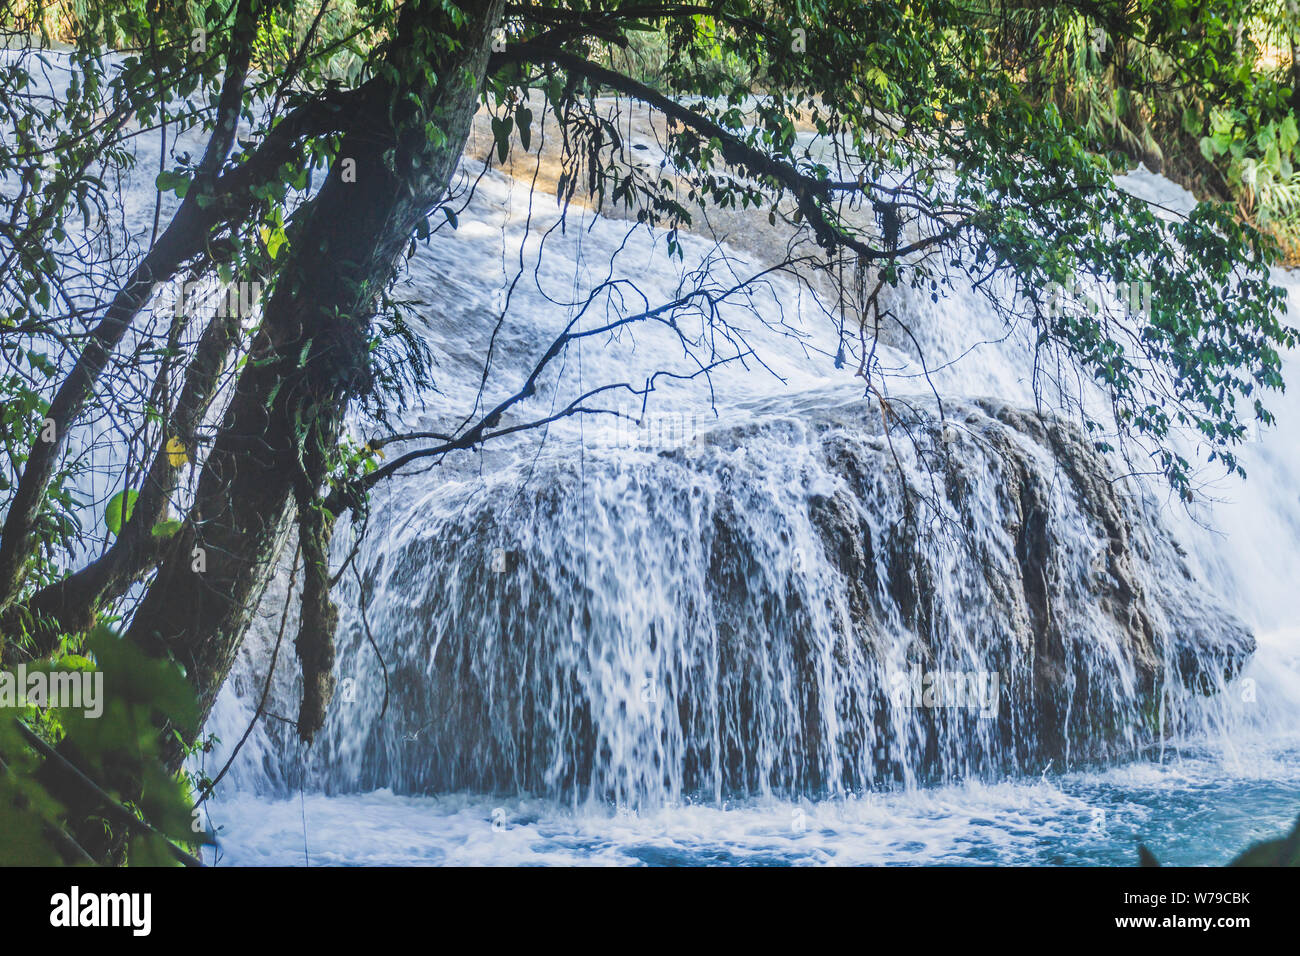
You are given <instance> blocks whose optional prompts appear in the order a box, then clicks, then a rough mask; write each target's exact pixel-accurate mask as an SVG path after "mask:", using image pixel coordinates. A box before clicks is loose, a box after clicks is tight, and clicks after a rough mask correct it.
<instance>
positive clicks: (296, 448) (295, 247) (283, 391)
mask: <svg viewBox="0 0 1300 956" xmlns="http://www.w3.org/2000/svg"><path fill="white" fill-rule="evenodd" d="M430 6H431V7H432V8H433V9H428V10H426V9H424V4H419V3H409V4H408V5H407V7H406V8H405V10H404V12H403V15H402V19H401V20H400V21H399V24H398V29H397V31H396V34H395V36H394V39H393V43H392V47H391V48H390V51H389V62H390V63H391V64H392V65H393V66H394V67H395V75H396V76H398V77H400V78H401V80H400V81H399V85H387V86H382V87H377V88H376V90H375V95H374V103H373V108H368V109H363V110H361V111H360V115H359V117H358V119H357V122H356V123H355V124H354V125H353V126H352V127H351V128H350V129H349V132H348V133H347V134H346V135H345V137H344V140H343V143H342V146H341V149H340V152H339V156H338V159H337V160H336V162H335V164H334V167H333V168H332V169H331V171H330V174H329V177H328V179H327V180H326V182H325V184H324V185H323V186H322V188H321V190H320V192H319V194H318V195H317V196H316V197H315V198H314V199H313V200H312V202H311V204H310V207H309V208H307V209H305V210H303V213H304V214H303V215H299V216H295V223H296V226H295V228H294V230H293V231H292V234H291V236H290V243H289V248H290V253H289V259H288V261H287V262H286V264H285V266H284V268H283V269H282V270H281V272H280V273H279V275H278V277H277V278H276V280H275V282H274V292H273V293H272V296H271V299H270V301H269V302H267V304H266V307H265V310H264V315H263V325H262V331H261V332H260V333H259V336H258V338H257V340H256V341H255V343H254V347H253V352H252V354H251V355H250V357H249V361H248V363H247V364H246V366H245V368H244V371H243V373H242V374H241V375H240V379H239V381H238V383H237V386H236V389H235V395H234V397H233V399H232V401H231V405H230V407H229V409H228V410H227V413H226V416H225V419H224V421H223V423H222V428H221V430H220V433H219V435H218V438H217V440H216V442H215V444H214V445H213V448H212V449H211V451H210V453H209V455H208V457H207V460H206V462H205V464H204V468H203V473H202V475H201V476H200V479H199V485H198V491H197V496H196V500H195V504H194V508H193V511H192V512H191V515H190V521H189V522H187V525H186V527H185V529H184V531H183V532H181V533H180V534H178V535H177V536H176V538H175V539H174V541H173V544H172V546H171V548H170V550H169V552H168V554H167V555H166V557H165V558H164V561H163V563H162V566H161V567H160V569H159V572H158V575H157V577H156V579H155V580H154V582H153V584H152V586H151V587H150V588H149V591H148V593H147V594H146V596H145V598H144V600H143V602H142V604H141V606H140V608H139V609H138V611H137V613H136V615H135V618H134V620H133V621H132V624H131V627H130V631H129V636H130V638H131V639H133V640H135V641H137V642H138V643H140V644H141V645H142V646H143V647H145V648H146V649H147V650H149V651H150V652H151V653H153V654H155V655H159V656H164V655H170V656H172V657H173V658H174V659H175V660H176V661H177V662H178V663H180V664H181V665H182V666H183V667H184V668H185V669H186V673H187V675H188V677H189V679H190V681H191V683H192V684H193V685H194V687H195V690H196V691H197V693H198V697H199V705H200V706H199V710H200V715H201V719H202V718H205V717H206V716H207V714H208V713H209V711H210V710H211V707H212V704H213V702H214V701H215V699H216V696H217V693H218V692H219V690H220V689H221V685H222V683H223V682H224V681H225V679H226V676H227V674H228V672H229V670H230V667H231V664H232V663H233V661H234V658H235V655H236V652H237V651H238V649H239V644H240V641H241V640H242V638H243V635H244V632H245V630H246V628H247V627H248V624H249V623H250V621H251V618H252V615H253V612H254V610H255V609H256V607H257V604H258V602H259V600H260V599H261V596H262V593H263V591H264V590H265V587H266V584H267V581H268V579H269V577H270V575H271V573H272V571H273V569H274V567H275V562H276V559H277V558H278V556H279V554H280V551H281V549H282V548H283V545H284V541H285V538H286V534H287V531H288V528H289V518H290V507H291V504H292V502H293V500H294V498H295V496H296V497H297V498H298V499H299V500H300V501H301V500H308V499H311V498H314V497H315V496H316V495H317V494H318V491H319V487H318V484H319V481H320V478H321V477H322V476H321V475H318V474H308V473H307V471H306V470H305V469H304V465H303V463H304V461H307V460H312V459H314V458H317V457H319V456H320V455H321V453H327V454H326V457H328V454H332V452H333V448H334V446H335V445H337V442H338V439H339V437H340V432H341V430H342V424H343V418H344V414H345V411H346V407H347V401H348V398H349V397H350V396H351V395H354V394H356V393H357V392H358V391H359V390H360V389H362V388H364V387H365V385H366V381H367V374H368V364H367V362H368V358H367V355H368V349H367V344H368V328H369V320H370V319H371V317H372V316H373V314H374V311H375V307H376V303H377V300H378V296H379V293H380V292H381V291H382V289H383V288H384V286H385V284H386V282H387V281H388V279H389V277H390V276H391V274H392V270H393V269H394V267H395V264H396V262H397V258H398V256H399V254H400V253H401V251H402V250H403V249H404V248H405V246H406V244H407V242H408V241H409V239H410V236H411V234H412V233H413V231H414V229H415V227H416V225H417V224H418V223H419V221H420V220H421V219H422V218H423V217H424V216H426V215H428V213H429V212H430V211H431V209H432V208H433V206H434V205H435V204H436V203H437V201H438V200H439V199H440V198H442V196H443V194H444V193H445V191H446V189H447V185H448V183H449V181H450V178H451V175H452V173H453V171H454V170H455V167H456V163H457V161H458V160H459V158H460V156H461V153H462V151H463V149H464V144H465V141H466V139H467V137H468V135H469V130H470V124H471V122H472V120H473V116H474V112H475V109H476V106H477V98H478V93H479V89H480V87H481V85H482V81H483V75H484V71H485V69H486V64H487V59H488V54H489V47H490V43H491V36H492V31H493V29H494V28H495V26H496V24H497V22H498V21H499V19H500V17H501V10H502V6H503V0H471V2H468V3H462V4H461V6H462V8H464V9H465V12H466V14H467V17H468V20H467V22H466V23H465V24H464V26H461V27H456V26H453V25H452V24H450V23H449V22H448V21H447V20H446V19H445V15H444V14H442V13H441V12H440V5H438V4H431V5H430ZM440 38H452V39H454V40H456V41H457V42H456V43H455V44H445V43H439V39H440ZM434 44H438V47H437V50H438V51H439V52H434V53H431V49H432V48H433V45H434ZM448 45H451V46H454V48H453V49H450V50H447V49H445V46H448ZM434 56H436V57H437V58H436V59H434V58H433V57H434ZM430 62H432V63H433V64H434V67H435V70H436V76H435V77H433V78H432V79H431V80H426V79H425V78H426V76H427V70H428V65H429V63H430ZM412 94H414V97H412ZM413 102H418V105H412V104H413ZM427 123H432V124H433V125H434V126H435V127H436V128H437V129H438V130H439V131H440V132H441V134H442V136H441V138H439V139H438V141H437V142H436V143H435V142H430V139H429V136H428V133H427V132H426V124H427ZM349 160H352V161H355V166H353V165H352V164H351V163H349V162H348V161H349ZM353 169H355V176H352V175H351V172H352V170H353ZM353 180H354V181H353ZM308 441H312V442H316V443H319V444H318V445H317V446H316V447H314V448H308V447H306V445H307V442H308ZM330 637H331V638H332V635H330ZM327 704H328V701H327V700H324V701H320V702H319V706H321V707H322V708H323V706H324V705H327ZM200 726H201V721H200ZM177 729H178V730H179V731H180V732H181V734H182V736H184V737H185V738H186V739H187V740H193V739H194V738H195V736H196V735H197V733H198V731H199V729H200V728H199V727H185V728H177ZM170 756H171V760H172V763H173V765H175V766H178V765H179V763H180V754H179V753H177V752H172V753H171V754H170Z"/></svg>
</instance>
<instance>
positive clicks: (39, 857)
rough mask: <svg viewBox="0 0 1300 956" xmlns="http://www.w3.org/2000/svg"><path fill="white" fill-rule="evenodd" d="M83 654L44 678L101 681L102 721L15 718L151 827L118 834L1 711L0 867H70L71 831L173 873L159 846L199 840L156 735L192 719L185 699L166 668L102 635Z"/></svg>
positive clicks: (43, 715) (58, 715) (51, 713)
mask: <svg viewBox="0 0 1300 956" xmlns="http://www.w3.org/2000/svg"><path fill="white" fill-rule="evenodd" d="M87 651H88V653H89V655H90V657H89V658H87V657H80V656H70V657H64V658H62V659H60V660H58V661H55V662H54V663H53V664H51V665H49V667H48V670H50V671H63V672H66V671H93V672H98V673H101V674H103V701H102V704H103V710H102V713H101V714H98V715H94V716H90V715H88V714H87V713H86V712H85V711H84V710H77V709H55V708H49V709H38V708H36V707H34V706H30V705H29V706H28V707H27V709H26V711H25V712H23V713H22V717H23V718H24V719H25V720H26V721H27V722H28V723H29V725H36V726H38V727H39V728H40V730H41V733H42V736H44V737H46V738H47V739H48V740H50V741H51V742H52V743H57V744H58V749H59V752H60V753H61V754H63V755H64V756H65V757H66V758H67V759H69V760H71V761H72V762H73V763H74V764H75V765H76V766H77V767H78V769H80V770H81V771H82V773H84V774H85V775H86V776H87V777H89V778H90V779H91V780H92V781H94V782H96V783H98V784H99V785H100V787H101V788H102V789H104V790H106V791H108V793H109V795H110V796H111V797H113V798H114V799H115V800H117V801H118V802H120V803H123V804H126V805H128V806H129V807H131V808H132V809H133V810H134V811H135V812H136V813H137V814H138V816H139V817H140V818H141V819H142V820H144V821H147V822H148V823H149V824H150V825H151V827H152V829H146V828H144V827H128V828H126V830H125V832H122V831H123V827H122V825H121V824H119V823H118V822H117V821H116V820H113V819H111V818H107V817H104V816H102V813H103V807H102V805H99V804H98V802H97V800H96V798H94V797H93V795H88V794H87V793H86V792H85V791H84V790H82V789H80V788H79V787H77V786H76V785H74V784H70V783H68V782H67V780H66V778H65V777H62V776H60V775H59V774H57V773H55V772H53V771H54V770H55V769H56V768H53V767H52V765H51V764H50V761H49V758H42V757H41V756H40V755H38V754H37V753H35V752H34V751H33V749H32V748H31V746H30V745H29V744H28V743H27V742H26V741H25V740H23V738H22V736H21V735H20V733H19V730H18V725H17V724H16V723H15V720H14V718H13V717H12V716H11V715H12V712H6V713H5V714H4V715H3V719H0V760H3V762H4V764H5V767H6V768H7V769H6V770H5V771H3V772H0V865H14V864H23V865H55V864H59V863H64V862H77V861H78V859H77V857H76V856H75V855H73V854H72V853H70V852H69V849H68V847H69V844H68V837H67V834H69V833H76V834H78V835H81V834H87V833H88V834H90V835H92V836H95V837H102V843H103V845H105V846H112V847H119V846H120V847H121V849H120V851H117V852H121V853H122V854H123V857H122V858H123V859H124V860H125V862H129V863H130V864H132V865H137V866H169V865H174V864H175V863H176V860H175V858H174V857H173V856H172V854H171V852H170V851H169V849H168V847H167V846H166V844H165V842H164V839H170V840H172V841H173V842H176V843H179V844H182V845H185V844H190V843H193V842H196V841H197V839H201V838H196V834H195V832H194V827H193V825H192V822H191V821H192V819H193V817H192V814H191V810H190V801H189V798H188V796H189V795H188V793H187V792H186V788H185V787H184V786H183V784H182V783H181V781H180V780H178V779H177V778H176V777H175V776H174V775H172V774H170V773H169V772H168V771H167V770H166V768H165V766H164V764H163V760H162V753H161V748H160V737H159V733H158V728H159V727H160V726H162V725H163V724H173V725H175V726H179V727H184V726H187V725H190V724H192V723H193V722H194V721H195V719H196V716H197V715H196V713H195V707H194V694H193V691H192V690H191V689H190V687H189V685H188V684H187V683H186V681H185V679H184V677H183V676H182V675H181V674H180V672H179V671H178V670H177V669H176V668H175V666H174V665H171V664H170V663H167V662H163V661H157V660H151V659H150V658H148V657H146V656H145V655H144V654H142V653H141V652H140V651H139V650H138V649H136V648H134V647H132V646H131V645H130V644H128V643H126V642H125V641H123V640H121V639H120V638H119V637H117V636H116V635H115V634H113V633H112V632H111V631H110V630H108V629H107V628H100V629H98V630H97V631H96V632H95V633H94V634H93V635H91V637H90V638H89V640H88V641H87ZM160 834H161V835H160ZM83 840H84V837H83ZM84 842H87V843H89V842H91V841H89V840H85V841H84ZM91 855H92V857H95V856H96V854H93V853H92V854H91ZM97 861H99V862H103V860H98V859H97ZM83 862H84V860H83Z"/></svg>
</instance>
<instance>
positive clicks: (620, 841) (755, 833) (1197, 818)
mask: <svg viewBox="0 0 1300 956" xmlns="http://www.w3.org/2000/svg"><path fill="white" fill-rule="evenodd" d="M1297 813H1300V743H1296V742H1293V743H1291V744H1286V745H1278V744H1276V743H1275V744H1273V745H1271V746H1264V745H1259V746H1258V747H1254V748H1248V749H1247V750H1246V751H1245V752H1239V753H1236V754H1234V755H1233V756H1231V757H1228V756H1226V755H1225V754H1224V753H1223V752H1217V753H1215V752H1210V751H1208V750H1194V751H1184V752H1179V753H1175V752H1167V753H1166V754H1165V755H1164V758H1163V760H1151V761H1139V762H1135V763H1132V764H1128V765H1125V766H1121V767H1115V768H1111V769H1109V770H1104V771H1099V772H1080V773H1066V774H1052V773H1048V774H1046V775H1045V776H1043V777H1040V778H1038V779H1031V780H1025V779H1021V780H1008V781H1004V782H999V783H961V784H952V785H948V786H941V787H934V788H929V789H924V790H917V791H913V792H910V793H888V794H868V795H864V796H858V797H849V798H845V799H837V800H829V801H823V802H811V801H801V802H798V803H792V802H788V801H779V800H766V801H765V800H755V801H751V802H747V803H743V804H739V805H729V804H728V805H723V806H716V805H690V804H686V805H682V806H676V807H667V808H663V809H660V810H656V811H653V812H642V813H633V812H630V811H619V810H618V809H611V808H608V807H592V808H586V807H578V808H574V807H562V806H559V805H556V804H555V803H552V802H549V801H542V800H530V799H517V798H516V799H493V798H491V797H486V796H481V795H470V794H456V795H449V796H434V797H410V796H400V795H395V794H393V793H391V792H388V791H377V792H374V793H370V794H362V795H340V796H324V795H321V794H306V795H302V796H298V797H294V798H290V799H287V800H286V799H265V798H259V797H254V796H251V795H247V794H238V795H235V796H232V797H231V798H229V799H227V800H225V801H223V802H221V803H219V804H218V805H216V806H215V807H213V809H212V811H211V820H210V823H211V824H212V825H215V826H224V827H225V830H224V832H223V833H222V835H221V845H220V851H219V853H217V854H216V855H215V856H214V854H213V851H212V850H211V849H209V850H206V851H205V853H204V859H205V860H207V861H209V862H216V863H217V865H252V866H258V865H289V866H293V865H303V864H304V863H309V864H310V865H312V866H319V865H343V866H347V865H430V864H433V865H573V864H578V865H615V866H701V865H724V866H725V865H738V866H776V865H780V866H784V865H813V866H827V865H829V866H856V865H881V864H884V865H958V866H960V865H1039V866H1042V865H1045V866H1089V865H1104V866H1131V865H1133V864H1135V863H1136V860H1137V849H1136V848H1137V844H1138V842H1139V841H1140V842H1144V843H1145V844H1146V845H1147V846H1148V847H1149V848H1150V849H1151V850H1152V851H1153V852H1154V853H1155V855H1156V857H1157V858H1158V859H1159V860H1160V861H1161V862H1162V863H1163V864H1165V865H1180V866H1201V865H1221V864H1223V863H1226V862H1228V861H1229V860H1231V859H1232V857H1233V856H1235V855H1236V853H1237V852H1239V851H1240V850H1241V849H1243V848H1244V847H1245V846H1247V845H1248V844H1250V843H1252V842H1254V841H1256V840H1260V839H1266V838H1271V837H1275V836H1278V835H1279V834H1280V833H1281V832H1283V831H1284V830H1286V829H1288V828H1289V827H1290V825H1291V823H1292V822H1293V820H1294V818H1295V816H1296V814H1297ZM304 844H305V850H304Z"/></svg>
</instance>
